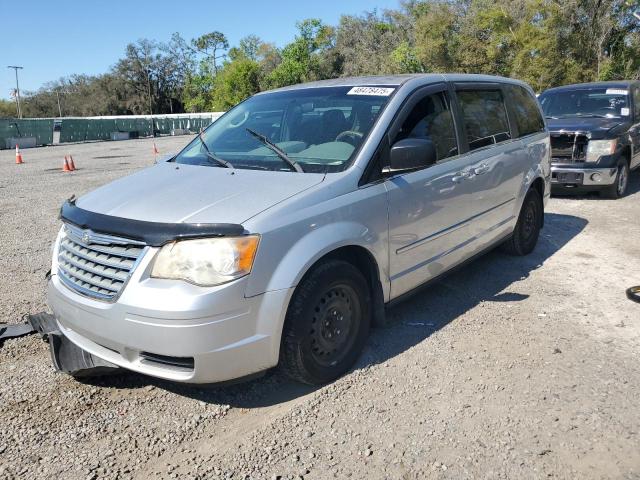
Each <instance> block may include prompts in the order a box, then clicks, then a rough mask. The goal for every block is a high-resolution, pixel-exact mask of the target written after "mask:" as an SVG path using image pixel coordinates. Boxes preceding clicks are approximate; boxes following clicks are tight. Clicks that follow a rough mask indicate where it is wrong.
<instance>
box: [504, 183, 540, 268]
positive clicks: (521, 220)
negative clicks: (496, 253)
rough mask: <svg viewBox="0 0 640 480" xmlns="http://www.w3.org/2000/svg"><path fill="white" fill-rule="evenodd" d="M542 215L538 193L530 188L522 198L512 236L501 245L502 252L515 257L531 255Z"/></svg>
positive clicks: (536, 241)
mask: <svg viewBox="0 0 640 480" xmlns="http://www.w3.org/2000/svg"><path fill="white" fill-rule="evenodd" d="M543 215H544V207H543V205H542V198H540V193H538V191H537V190H535V189H533V188H532V189H530V190H529V191H528V192H527V195H526V196H525V197H524V202H523V203H522V208H521V209H520V215H519V216H518V222H517V223H516V228H514V230H513V235H511V238H509V240H507V241H506V242H505V243H503V244H502V248H503V250H504V251H506V252H507V253H509V254H510V255H517V256H523V255H528V254H529V253H531V252H532V251H533V249H534V248H535V247H536V244H537V243H538V237H539V235H540V228H541V227H542V216H543Z"/></svg>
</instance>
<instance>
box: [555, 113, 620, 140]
mask: <svg viewBox="0 0 640 480" xmlns="http://www.w3.org/2000/svg"><path fill="white" fill-rule="evenodd" d="M626 122H627V121H626V120H625V119H622V118H597V117H567V118H558V119H553V118H547V125H548V126H549V131H550V132H552V133H557V132H562V131H565V132H590V133H591V134H592V138H604V137H605V136H606V135H607V134H608V133H609V132H610V130H611V129H613V128H615V127H618V126H620V125H622V124H624V123H626Z"/></svg>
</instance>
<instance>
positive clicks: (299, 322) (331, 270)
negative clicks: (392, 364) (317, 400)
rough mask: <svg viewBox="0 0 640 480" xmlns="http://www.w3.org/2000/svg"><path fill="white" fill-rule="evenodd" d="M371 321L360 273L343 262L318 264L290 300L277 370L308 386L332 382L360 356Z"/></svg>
mask: <svg viewBox="0 0 640 480" xmlns="http://www.w3.org/2000/svg"><path fill="white" fill-rule="evenodd" d="M370 317H371V294H370V290H369V286H368V284H367V281H366V280H365V278H364V276H363V275H362V274H361V273H360V271H359V270H358V269H357V268H356V267H354V266H353V265H351V264H350V263H348V262H345V261H342V260H330V261H327V262H325V263H322V264H320V265H318V266H317V267H315V268H314V269H313V270H312V271H311V272H310V273H308V274H307V275H306V276H305V277H304V278H303V280H302V281H301V282H300V284H299V285H298V287H297V288H296V291H295V292H294V294H293V298H292V299H291V303H290V305H289V310H288V311H287V316H286V319H285V325H284V330H283V333H282V345H281V348H280V366H281V368H282V370H284V372H285V373H286V374H287V375H288V376H289V377H291V378H293V379H294V380H297V381H300V382H303V383H309V384H312V385H317V384H323V383H327V382H330V381H332V380H335V379H336V378H338V377H339V376H341V375H342V374H344V373H345V372H346V371H347V370H349V368H351V366H352V365H353V364H354V363H355V361H356V360H357V358H358V356H359V355H360V352H361V351H362V348H363V346H364V343H365V341H366V338H367V335H368V333H369V324H370V320H371V319H370Z"/></svg>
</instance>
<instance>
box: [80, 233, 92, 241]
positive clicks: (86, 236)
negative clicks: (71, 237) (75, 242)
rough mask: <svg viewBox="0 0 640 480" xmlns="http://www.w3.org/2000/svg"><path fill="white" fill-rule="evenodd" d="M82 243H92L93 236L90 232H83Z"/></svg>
mask: <svg viewBox="0 0 640 480" xmlns="http://www.w3.org/2000/svg"><path fill="white" fill-rule="evenodd" d="M82 241H83V242H84V243H89V242H90V241H91V234H90V233H89V232H82Z"/></svg>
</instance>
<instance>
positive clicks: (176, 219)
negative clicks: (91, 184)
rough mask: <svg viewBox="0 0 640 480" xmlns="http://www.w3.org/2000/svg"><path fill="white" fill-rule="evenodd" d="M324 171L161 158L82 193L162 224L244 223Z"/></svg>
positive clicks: (89, 203)
mask: <svg viewBox="0 0 640 480" xmlns="http://www.w3.org/2000/svg"><path fill="white" fill-rule="evenodd" d="M323 179H324V174H319V173H294V172H292V173H289V172H271V171H264V170H242V169H234V170H232V169H228V168H219V167H206V166H195V165H183V164H181V165H176V164H175V163H159V164H157V165H154V166H153V167H150V168H147V169H145V170H142V171H140V172H137V173H134V174H133V175H129V176H127V177H124V178H121V179H119V180H116V181H115V182H112V183H109V184H107V185H104V186H103V187H100V188H98V189H97V190H94V191H92V192H90V193H88V194H86V195H83V196H82V197H80V198H79V199H78V200H77V202H76V205H78V207H80V208H83V209H85V210H89V211H92V212H95V213H102V214H105V215H111V216H114V217H122V218H130V219H134V220H142V221H148V222H165V223H242V222H244V221H246V220H248V219H249V218H251V217H253V216H255V215H257V214H258V213H260V212H262V211H263V210H266V209H267V208H269V207H271V206H273V205H275V204H276V203H278V202H281V201H283V200H285V199H287V198H289V197H291V196H293V195H295V194H297V193H300V192H302V191H303V190H306V189H308V188H310V187H312V186H314V185H317V184H318V183H320V182H322V180H323Z"/></svg>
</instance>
